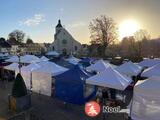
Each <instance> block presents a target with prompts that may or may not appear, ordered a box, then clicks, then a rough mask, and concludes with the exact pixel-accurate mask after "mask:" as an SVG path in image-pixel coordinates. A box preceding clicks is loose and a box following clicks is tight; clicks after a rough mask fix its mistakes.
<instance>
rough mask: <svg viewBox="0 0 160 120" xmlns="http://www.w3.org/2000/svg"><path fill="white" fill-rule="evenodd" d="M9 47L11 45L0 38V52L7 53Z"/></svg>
mask: <svg viewBox="0 0 160 120" xmlns="http://www.w3.org/2000/svg"><path fill="white" fill-rule="evenodd" d="M10 49H11V45H10V44H9V43H8V42H6V41H5V39H4V38H0V52H1V53H9V52H10Z"/></svg>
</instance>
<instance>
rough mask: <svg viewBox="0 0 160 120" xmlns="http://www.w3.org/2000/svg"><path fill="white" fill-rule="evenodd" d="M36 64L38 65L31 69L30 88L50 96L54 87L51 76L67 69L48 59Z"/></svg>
mask: <svg viewBox="0 0 160 120" xmlns="http://www.w3.org/2000/svg"><path fill="white" fill-rule="evenodd" d="M38 65H40V67H39V68H37V69H35V70H33V71H32V90H33V91H34V92H37V93H40V94H44V95H47V96H51V95H52V88H53V87H54V86H52V85H53V84H54V79H52V77H53V76H56V75H59V74H62V73H63V72H65V71H67V70H68V69H67V68H64V67H61V66H59V65H57V64H55V63H53V62H49V61H44V62H40V63H38Z"/></svg>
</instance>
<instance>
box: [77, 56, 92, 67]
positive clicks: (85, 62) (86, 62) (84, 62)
mask: <svg viewBox="0 0 160 120" xmlns="http://www.w3.org/2000/svg"><path fill="white" fill-rule="evenodd" d="M91 62H92V59H90V58H83V59H82V60H81V61H80V62H79V63H80V64H82V66H83V67H88V66H90V65H91Z"/></svg>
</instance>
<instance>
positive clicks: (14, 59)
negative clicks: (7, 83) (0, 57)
mask: <svg viewBox="0 0 160 120" xmlns="http://www.w3.org/2000/svg"><path fill="white" fill-rule="evenodd" d="M5 61H6V62H17V63H18V62H19V58H18V56H11V57H10V58H9V59H7V60H5Z"/></svg>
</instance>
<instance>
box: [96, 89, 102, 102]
mask: <svg viewBox="0 0 160 120" xmlns="http://www.w3.org/2000/svg"><path fill="white" fill-rule="evenodd" d="M101 98H102V90H101V89H100V88H98V90H97V93H96V101H97V102H98V103H100V102H101V101H100V100H101Z"/></svg>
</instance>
